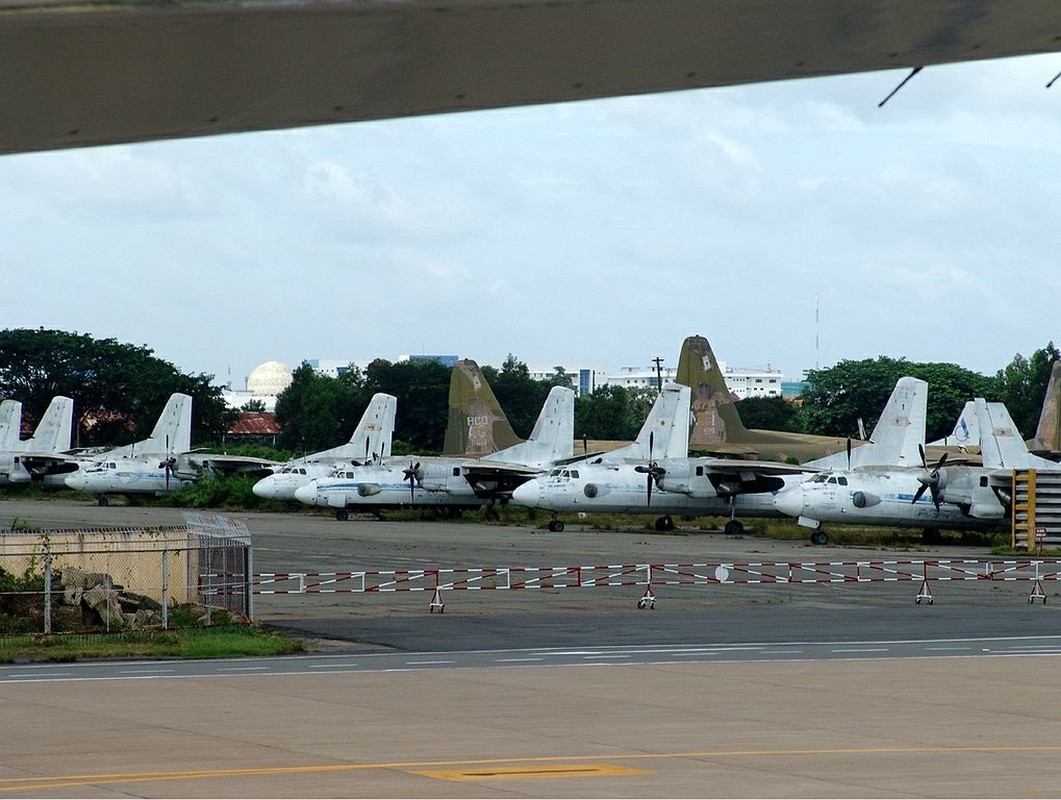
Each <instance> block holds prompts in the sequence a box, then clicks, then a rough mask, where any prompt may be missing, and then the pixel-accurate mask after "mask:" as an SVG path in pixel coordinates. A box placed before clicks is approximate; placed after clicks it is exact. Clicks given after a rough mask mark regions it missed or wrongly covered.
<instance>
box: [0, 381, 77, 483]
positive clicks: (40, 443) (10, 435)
mask: <svg viewBox="0 0 1061 800" xmlns="http://www.w3.org/2000/svg"><path fill="white" fill-rule="evenodd" d="M73 419H74V401H73V400H71V399H70V398H69V397H53V398H52V401H51V402H50V403H49V404H48V408H47V410H46V411H45V412H44V416H42V417H41V420H40V422H39V423H38V424H37V428H36V429H35V430H34V432H33V436H32V437H30V438H29V439H26V440H23V439H22V438H21V437H20V432H21V429H22V403H20V402H18V401H17V400H4V401H3V403H0V486H8V485H11V484H20V483H29V482H30V481H31V480H33V479H34V478H36V477H40V475H41V474H43V471H44V470H45V469H46V468H47V466H48V464H49V463H52V462H54V461H55V460H57V459H61V458H62V456H60V454H61V453H62V452H63V451H64V450H69V449H70V438H71V435H72V433H73Z"/></svg>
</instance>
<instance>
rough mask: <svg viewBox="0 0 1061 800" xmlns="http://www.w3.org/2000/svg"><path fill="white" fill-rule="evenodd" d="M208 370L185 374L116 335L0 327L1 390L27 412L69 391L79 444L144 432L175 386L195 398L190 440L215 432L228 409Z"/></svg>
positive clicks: (124, 439)
mask: <svg viewBox="0 0 1061 800" xmlns="http://www.w3.org/2000/svg"><path fill="white" fill-rule="evenodd" d="M213 378H214V376H212V375H204V374H198V375H187V374H184V373H182V372H180V371H179V370H178V369H177V368H176V367H175V366H174V365H173V364H171V363H169V362H168V361H163V360H162V359H160V358H157V357H156V356H155V355H154V353H153V352H152V351H151V350H150V349H149V348H148V347H146V346H136V345H131V344H123V343H120V342H118V341H117V340H116V339H94V338H93V337H92V336H89V335H88V334H78V333H67V332H65V331H58V330H46V329H44V328H39V329H36V330H29V329H8V330H3V331H0V396H2V397H11V398H14V399H17V400H20V401H22V404H23V410H24V412H25V413H26V415H27V417H29V418H30V419H31V420H34V419H39V418H40V415H41V414H43V413H44V409H45V408H46V407H47V405H48V403H49V402H50V401H51V399H52V397H54V396H55V395H65V396H67V397H71V398H73V400H74V414H75V428H76V432H75V444H79V445H82V446H95V445H120V444H126V443H128V442H132V441H135V440H137V439H142V438H144V437H146V436H147V435H149V434H150V432H151V429H152V427H153V426H154V424H155V422H156V420H157V419H158V415H159V414H160V413H161V412H162V409H163V407H164V406H165V404H166V401H167V400H168V399H169V396H170V395H171V394H173V393H174V392H183V393H185V394H188V395H191V397H192V398H193V401H192V423H193V434H192V439H193V441H194V442H198V441H202V440H209V439H217V438H220V436H221V434H223V433H224V431H225V429H226V427H227V425H228V422H229V421H230V420H231V419H232V417H233V414H232V413H231V412H229V411H228V410H227V409H226V407H225V402H224V400H223V399H222V397H221V387H220V386H218V385H214V384H213ZM89 422H91V423H92V424H91V427H89V425H88V423H89Z"/></svg>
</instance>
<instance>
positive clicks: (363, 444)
mask: <svg viewBox="0 0 1061 800" xmlns="http://www.w3.org/2000/svg"><path fill="white" fill-rule="evenodd" d="M397 407H398V399H397V398H396V397H394V396H393V395H389V394H383V393H382V392H381V393H377V394H374V395H373V396H372V400H371V401H370V402H369V404H368V408H366V409H365V413H364V414H362V415H361V420H360V421H359V422H358V423H357V427H356V428H355V429H354V432H353V434H352V435H351V436H350V441H349V442H347V443H346V444H344V445H340V446H338V447H333V448H331V449H330V450H322V451H320V452H319V453H311V454H310V455H308V456H304V457H302V458H295V459H291V460H290V461H287V462H285V463H284V464H282V465H280V466H279V467H278V468H276V469H275V470H274V471H273V473H272V474H270V475H266V476H265V477H264V478H262V479H261V480H260V481H258V482H257V483H256V484H254V488H253V491H254V493H255V494H256V495H258V497H262V498H264V499H266V500H280V501H291V500H295V490H296V489H298V488H299V487H300V486H305V485H306V484H307V483H309V482H310V481H311V480H313V479H314V478H325V477H327V476H328V475H330V474H331V473H332V472H333V471H335V468H336V467H338V466H363V465H366V464H380V463H381V462H382V461H383V459H385V458H386V457H387V455H388V453H389V452H390V451H391V441H392V439H393V436H394V414H395V411H396V410H397Z"/></svg>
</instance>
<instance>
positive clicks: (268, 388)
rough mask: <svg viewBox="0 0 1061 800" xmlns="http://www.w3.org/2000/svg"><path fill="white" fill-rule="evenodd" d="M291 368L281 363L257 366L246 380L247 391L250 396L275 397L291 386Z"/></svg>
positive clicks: (269, 362) (272, 362)
mask: <svg viewBox="0 0 1061 800" xmlns="http://www.w3.org/2000/svg"><path fill="white" fill-rule="evenodd" d="M292 372H293V370H292V368H291V366H290V365H288V364H284V363H283V362H281V361H266V362H265V363H264V364H259V365H258V366H257V367H255V368H254V369H253V370H252V371H251V374H250V376H249V377H248V378H247V391H248V392H250V393H251V394H252V395H272V396H274V397H275V396H276V395H278V394H280V392H282V391H284V389H286V388H287V387H288V386H290V385H291V373H292Z"/></svg>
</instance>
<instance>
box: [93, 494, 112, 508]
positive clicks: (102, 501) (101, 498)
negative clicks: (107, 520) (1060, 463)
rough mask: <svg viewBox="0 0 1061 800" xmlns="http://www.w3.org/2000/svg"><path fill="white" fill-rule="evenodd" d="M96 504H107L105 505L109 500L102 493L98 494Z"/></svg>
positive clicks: (108, 503)
mask: <svg viewBox="0 0 1061 800" xmlns="http://www.w3.org/2000/svg"><path fill="white" fill-rule="evenodd" d="M96 505H97V506H107V505H110V501H109V500H108V499H107V498H106V497H104V496H103V495H100V496H99V497H97V498H96Z"/></svg>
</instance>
